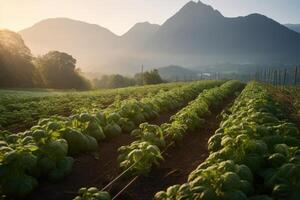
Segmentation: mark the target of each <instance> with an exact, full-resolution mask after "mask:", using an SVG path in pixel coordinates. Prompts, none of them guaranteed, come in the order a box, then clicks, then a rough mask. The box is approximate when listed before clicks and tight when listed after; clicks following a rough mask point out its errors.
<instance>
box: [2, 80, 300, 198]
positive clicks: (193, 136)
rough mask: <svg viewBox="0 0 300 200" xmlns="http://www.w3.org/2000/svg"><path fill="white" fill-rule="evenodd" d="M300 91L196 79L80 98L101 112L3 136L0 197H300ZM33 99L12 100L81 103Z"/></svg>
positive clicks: (41, 122)
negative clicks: (89, 102) (1, 195)
mask: <svg viewBox="0 0 300 200" xmlns="http://www.w3.org/2000/svg"><path fill="white" fill-rule="evenodd" d="M120 90H121V91H122V90H123V89H119V92H120ZM279 91H282V92H281V95H275V94H278V93H279ZM297 91H300V90H299V88H297V87H287V88H285V89H282V88H275V87H273V86H270V85H266V84H263V83H258V82H249V83H247V84H245V83H241V82H239V81H195V82H190V83H176V84H175V83H174V84H166V85H164V84H162V85H158V86H150V87H148V86H145V87H144V88H128V89H124V91H123V92H124V94H123V95H124V96H123V97H122V98H120V97H117V96H118V95H120V93H117V92H116V91H114V90H109V91H101V92H103V93H102V94H100V93H101V92H100V91H99V94H95V93H94V92H92V94H88V93H84V92H83V93H82V94H76V95H78V97H77V96H76V95H75V96H76V97H74V98H75V99H76V98H79V96H81V95H82V98H83V99H84V100H82V102H86V103H87V102H88V101H89V98H91V99H94V101H93V100H92V103H94V104H97V102H99V107H89V105H87V106H86V107H85V106H83V108H86V109H76V112H71V111H70V112H67V113H65V115H61V114H60V113H55V115H52V114H50V113H48V114H46V115H45V117H40V118H39V117H37V118H36V120H34V122H33V123H32V124H31V127H29V128H26V129H24V130H23V131H22V132H20V133H18V134H14V133H10V132H8V131H2V132H0V133H1V134H0V138H1V142H0V178H1V181H0V183H1V187H0V192H1V193H2V194H3V195H4V196H3V198H4V199H32V200H35V199H36V200H37V199H46V200H50V199H58V200H60V199H61V200H63V199H76V200H80V199H83V200H85V199H99V200H102V199H103V200H109V199H120V200H123V199H129V200H148V199H149V200H150V199H155V200H171V199H174V200H177V199H191V200H193V199H224V200H227V199H242V200H243V199H250V200H256V199H263V200H264V199H266V200H269V199H274V200H277V199H278V200H280V199H291V200H292V199H298V197H300V193H299V192H300V188H299V180H300V162H299V151H300V150H299V148H300V133H299V126H300V124H299V123H298V122H297V118H298V117H299V108H300V107H299V101H300V98H299V95H298V94H299V93H297ZM105 92H107V95H108V96H106V94H105ZM32 93H34V94H35V95H37V96H33V95H31V92H28V93H20V94H15V95H16V96H15V98H20V99H24V104H28V103H30V102H31V101H33V100H34V99H35V98H38V100H37V102H38V103H39V102H40V101H42V100H41V99H43V98H44V99H43V101H48V100H49V99H50V98H55V97H61V98H67V96H72V95H74V94H73V93H71V94H65V92H62V93H60V92H58V93H57V92H56V93H55V94H46V93H47V92H42V93H41V94H36V93H35V91H34V92H32ZM129 93H130V94H129ZM2 95H4V96H5V97H8V96H9V94H8V93H2ZM89 95H91V96H89ZM98 95H99V96H98ZM110 95H111V96H110ZM126 95H127V96H126ZM11 98H13V97H11ZM98 98H99V99H98ZM105 98H111V99H110V100H111V102H110V103H107V104H106V106H103V105H104V103H103V102H104V101H103V99H105ZM116 98H118V99H117V100H115V101H114V99H116ZM101 99H102V100H101ZM68 101H70V102H71V103H72V101H73V100H72V99H68ZM2 105H3V104H2ZM79 105H80V104H76V106H79ZM76 106H74V107H73V108H75V107H76ZM287 106H288V107H289V109H285V108H286V107H287Z"/></svg>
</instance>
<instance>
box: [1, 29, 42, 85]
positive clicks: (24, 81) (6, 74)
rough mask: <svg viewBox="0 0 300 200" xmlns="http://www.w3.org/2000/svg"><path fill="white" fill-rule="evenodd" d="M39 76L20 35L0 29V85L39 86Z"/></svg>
mask: <svg viewBox="0 0 300 200" xmlns="http://www.w3.org/2000/svg"><path fill="white" fill-rule="evenodd" d="M40 81H41V79H40V76H39V74H38V72H37V70H36V68H35V66H34V65H33V64H32V55H31V52H30V50H29V48H28V47H27V46H26V45H25V43H24V41H23V39H22V38H21V36H20V35H19V34H17V33H14V32H12V31H8V30H0V87H34V86H40V85H39V84H38V83H40Z"/></svg>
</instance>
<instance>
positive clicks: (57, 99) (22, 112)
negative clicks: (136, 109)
mask: <svg viewBox="0 0 300 200" xmlns="http://www.w3.org/2000/svg"><path fill="white" fill-rule="evenodd" d="M188 84H189V83H180V82H178V83H165V84H158V85H147V86H143V87H129V88H121V89H107V90H94V91H85V92H74V91H55V90H54V91H52V90H50V91H48V90H41V91H16V90H0V130H1V129H2V130H11V131H14V132H15V131H17V130H26V129H28V128H30V127H31V126H33V125H35V124H36V123H37V122H38V120H39V119H41V118H45V117H49V116H52V115H64V116H69V115H71V114H76V113H82V112H86V111H92V110H93V109H99V108H103V109H104V108H106V107H107V106H108V105H110V104H111V103H113V102H114V101H116V100H124V99H127V98H136V99H142V98H144V97H145V96H153V95H154V94H156V93H157V92H159V91H169V90H171V89H173V88H176V87H181V86H185V85H188Z"/></svg>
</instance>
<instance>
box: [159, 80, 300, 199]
mask: <svg viewBox="0 0 300 200" xmlns="http://www.w3.org/2000/svg"><path fill="white" fill-rule="evenodd" d="M208 148H209V151H210V155H209V157H208V158H207V159H206V161H205V162H204V163H202V164H201V165H199V166H198V167H197V169H196V170H194V171H193V172H191V173H190V175H189V177H188V181H187V183H185V184H182V185H174V186H171V187H169V188H168V189H167V190H166V191H161V192H158V193H157V194H156V195H155V197H154V199H155V200H167V199H168V200H170V199H193V200H195V199H199V200H200V199H201V200H204V199H209V200H213V199H216V200H217V199H218V200H219V199H220V200H235V199H237V200H243V199H245V200H246V199H250V200H272V199H274V200H281V199H285V200H296V199H300V133H299V130H298V128H297V127H296V125H295V124H293V123H290V122H289V120H288V116H286V115H285V113H284V111H283V109H282V105H281V104H280V103H278V102H277V101H275V100H274V98H272V96H271V95H270V93H268V90H267V89H266V88H265V87H264V85H262V84H259V83H256V82H251V83H249V84H248V86H247V87H246V88H245V90H244V91H243V92H242V94H241V95H240V97H239V98H238V99H237V100H236V101H235V103H234V105H233V107H232V108H231V109H230V110H228V111H227V112H224V113H223V121H222V122H221V124H220V129H218V130H217V131H216V133H215V134H214V135H213V136H212V137H211V138H210V140H209V142H208Z"/></svg>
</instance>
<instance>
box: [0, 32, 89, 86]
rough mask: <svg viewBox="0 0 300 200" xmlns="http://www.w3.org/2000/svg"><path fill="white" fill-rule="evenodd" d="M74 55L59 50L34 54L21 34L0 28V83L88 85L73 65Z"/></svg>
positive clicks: (3, 84) (20, 84) (74, 63)
mask: <svg viewBox="0 0 300 200" xmlns="http://www.w3.org/2000/svg"><path fill="white" fill-rule="evenodd" d="M75 66H76V59H75V58H73V57H72V56H71V55H68V54H67V53H64V52H59V51H50V52H49V53H47V54H45V55H42V56H38V57H33V56H32V54H31V51H30V49H29V48H28V47H27V46H26V45H25V43H24V41H23V39H22V38H21V36H20V35H19V34H17V33H15V32H12V31H8V30H0V87H2V88H21V87H22V88H23V87H28V88H32V87H45V88H56V89H70V88H73V89H89V88H90V87H91V84H90V82H89V81H88V80H87V79H85V78H84V77H83V76H82V75H81V74H80V73H79V71H78V70H77V69H76V68H75Z"/></svg>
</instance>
